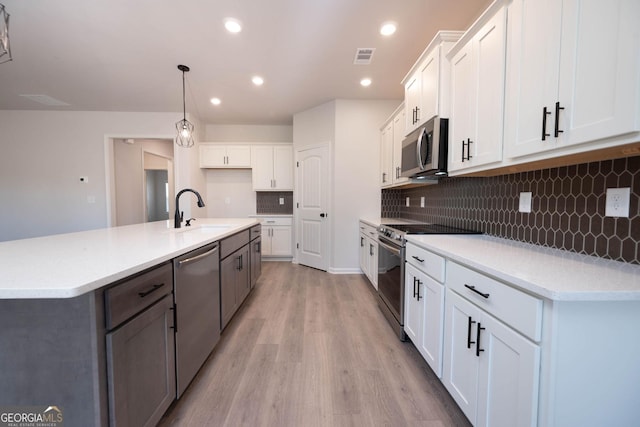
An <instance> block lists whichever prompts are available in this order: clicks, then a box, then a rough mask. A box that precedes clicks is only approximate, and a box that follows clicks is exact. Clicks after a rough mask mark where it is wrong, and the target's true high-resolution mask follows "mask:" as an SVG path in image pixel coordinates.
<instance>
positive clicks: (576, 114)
mask: <svg viewBox="0 0 640 427" xmlns="http://www.w3.org/2000/svg"><path fill="white" fill-rule="evenodd" d="M507 10H508V15H509V18H508V24H507V35H508V40H509V43H508V46H507V67H506V88H505V90H506V110H505V111H506V115H505V135H504V136H505V155H506V157H508V158H518V157H520V156H526V155H531V154H535V153H541V152H545V151H548V150H554V149H559V148H562V147H568V146H572V145H575V144H581V143H585V142H590V141H597V140H603V139H606V138H612V137H616V138H619V139H620V141H617V142H616V141H614V142H613V144H614V145H615V144H616V143H626V142H633V141H635V140H629V138H628V137H630V136H631V135H627V136H626V137H625V136H624V135H625V134H630V133H635V132H637V131H638V130H640V118H639V117H640V97H638V93H640V48H639V43H638V35H637V23H638V22H639V21H640V2H638V1H637V0H612V1H607V2H598V1H592V0H563V1H558V0H539V1H532V0H512V1H511V2H510V3H509V4H508V6H507ZM635 137H637V135H635ZM593 148H597V147H593V146H591V147H586V148H582V151H585V150H589V149H593ZM559 154H562V153H559ZM554 155H558V153H551V154H549V155H548V156H547V157H553V156H554Z"/></svg>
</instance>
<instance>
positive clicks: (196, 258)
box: [178, 246, 218, 267]
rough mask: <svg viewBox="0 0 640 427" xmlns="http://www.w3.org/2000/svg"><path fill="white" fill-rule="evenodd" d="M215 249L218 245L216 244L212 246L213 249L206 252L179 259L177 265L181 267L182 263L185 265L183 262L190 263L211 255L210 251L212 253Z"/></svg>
mask: <svg viewBox="0 0 640 427" xmlns="http://www.w3.org/2000/svg"><path fill="white" fill-rule="evenodd" d="M217 250H218V247H217V246H216V247H215V248H213V249H211V250H209V251H207V252H205V253H202V254H200V255H196V256H194V257H191V258H187V259H183V260H181V261H178V267H182V266H183V265H185V264H190V263H192V262H195V261H198V260H199V259H202V258H205V257H207V256H209V255H211V254H212V253H214V252H215V251H217Z"/></svg>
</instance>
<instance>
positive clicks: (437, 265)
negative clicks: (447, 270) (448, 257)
mask: <svg viewBox="0 0 640 427" xmlns="http://www.w3.org/2000/svg"><path fill="white" fill-rule="evenodd" d="M406 259H407V262H408V263H409V264H411V265H413V266H414V267H416V268H418V269H419V270H422V271H423V272H425V273H427V274H428V275H429V276H431V277H432V278H434V279H435V280H437V281H438V282H440V283H444V258H442V257H441V256H439V255H436V254H434V253H433V252H430V251H428V250H426V249H422V248H421V247H419V246H416V245H414V244H412V243H407V253H406Z"/></svg>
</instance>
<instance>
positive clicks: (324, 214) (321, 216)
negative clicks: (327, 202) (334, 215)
mask: <svg viewBox="0 0 640 427" xmlns="http://www.w3.org/2000/svg"><path fill="white" fill-rule="evenodd" d="M325 216H328V215H327V214H326V213H324V212H322V213H321V214H320V218H324V217H325Z"/></svg>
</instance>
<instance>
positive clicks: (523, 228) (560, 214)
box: [381, 157, 640, 264]
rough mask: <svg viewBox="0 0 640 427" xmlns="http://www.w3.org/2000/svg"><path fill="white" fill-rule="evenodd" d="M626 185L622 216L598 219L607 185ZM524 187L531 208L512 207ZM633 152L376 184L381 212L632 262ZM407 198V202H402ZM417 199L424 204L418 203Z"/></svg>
mask: <svg viewBox="0 0 640 427" xmlns="http://www.w3.org/2000/svg"><path fill="white" fill-rule="evenodd" d="M624 187H630V188H631V200H630V207H629V218H613V217H605V215H604V214H605V200H606V199H605V197H606V190H607V188H624ZM529 191H530V192H532V193H533V198H532V212H531V213H521V212H519V211H518V202H519V195H520V192H529ZM639 196H640V157H629V158H625V159H616V160H603V161H600V162H594V163H585V164H581V165H573V166H564V167H560V168H553V169H543V170H537V171H532V172H521V173H515V174H511V175H502V176H496V177H486V178H485V177H478V178H446V179H443V180H441V181H440V183H439V184H437V185H429V186H424V187H416V188H410V189H406V190H393V189H392V190H383V191H382V208H381V215H382V216H383V217H389V218H407V219H413V220H419V221H425V222H433V223H441V224H446V225H451V226H457V227H464V228H472V229H477V230H481V231H483V232H484V233H486V234H489V235H492V236H498V237H503V238H507V239H512V240H519V241H522V242H528V243H533V244H537V245H543V246H549V247H552V248H558V249H565V250H568V251H573V252H578V253H581V254H586V255H593V256H598V257H602V258H610V259H614V260H618V261H624V262H630V263H634V264H640V212H639V205H640V202H639V200H640V197H639ZM407 197H409V198H410V207H406V206H405V200H406V198H407ZM420 197H425V201H426V203H425V207H424V208H421V207H420Z"/></svg>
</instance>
